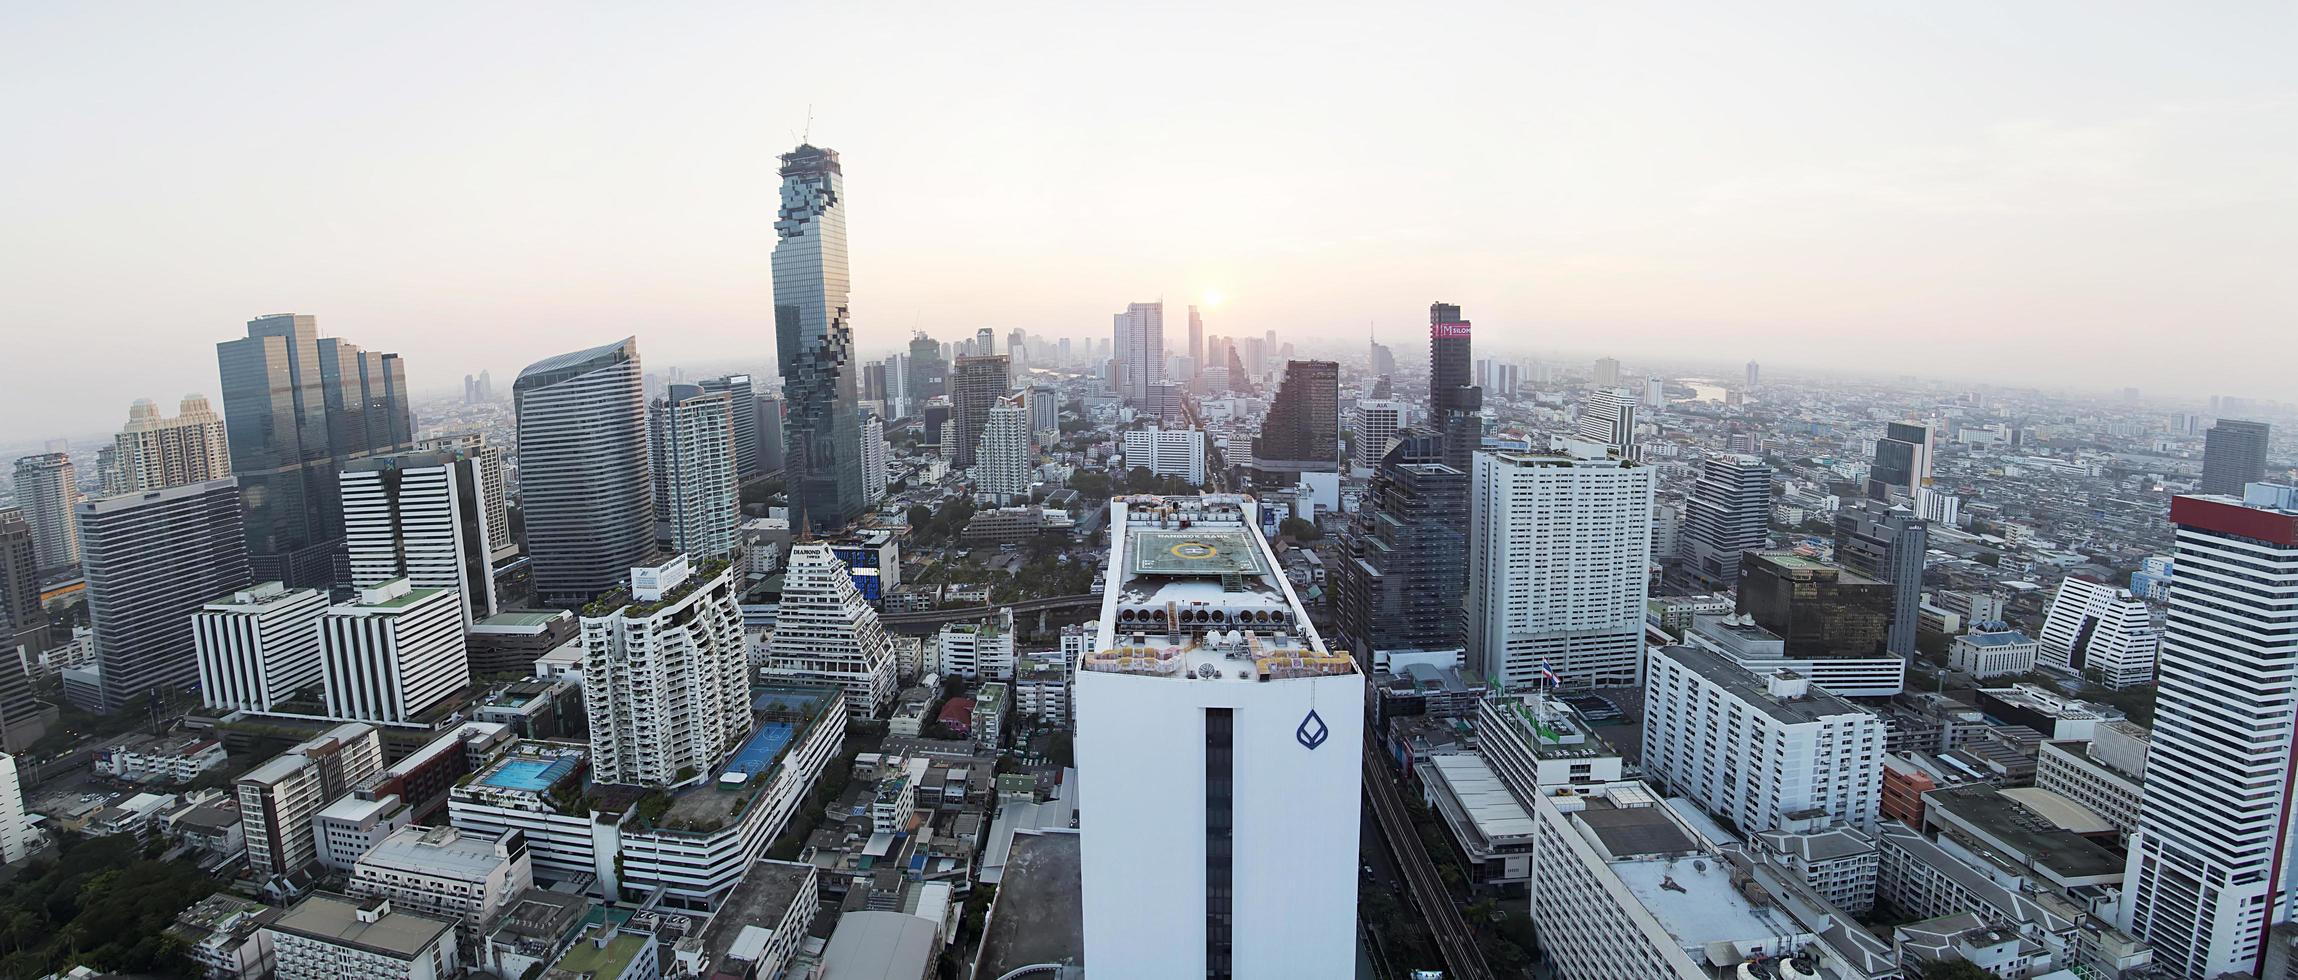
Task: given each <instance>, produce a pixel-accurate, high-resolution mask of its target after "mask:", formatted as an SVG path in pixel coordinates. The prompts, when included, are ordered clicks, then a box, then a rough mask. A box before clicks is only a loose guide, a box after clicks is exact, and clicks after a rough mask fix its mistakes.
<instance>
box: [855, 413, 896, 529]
mask: <svg viewBox="0 0 2298 980" xmlns="http://www.w3.org/2000/svg"><path fill="white" fill-rule="evenodd" d="M892 454H893V453H892V451H891V450H890V449H889V448H888V447H887V446H886V423H885V420H884V419H881V418H879V417H877V416H875V415H869V416H865V417H864V418H863V419H862V499H863V500H864V501H866V502H867V503H868V504H869V505H870V506H872V507H875V506H877V505H878V501H880V500H884V499H886V459H887V457H889V456H891V455H892Z"/></svg>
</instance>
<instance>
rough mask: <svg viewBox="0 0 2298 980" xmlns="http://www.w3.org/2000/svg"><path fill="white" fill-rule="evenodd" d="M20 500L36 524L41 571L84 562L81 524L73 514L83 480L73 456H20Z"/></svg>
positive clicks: (26, 516) (34, 550)
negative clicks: (77, 472) (73, 463)
mask: <svg viewBox="0 0 2298 980" xmlns="http://www.w3.org/2000/svg"><path fill="white" fill-rule="evenodd" d="M16 503H17V505H18V506H20V507H22V508H23V509H24V522H25V523H26V524H28V525H30V526H31V528H32V554H33V555H34V557H36V558H38V559H39V562H40V570H41V571H43V572H60V571H63V570H65V569H68V568H71V567H72V566H74V565H77V564H79V563H80V528H79V525H78V524H77V523H75V522H74V520H73V517H72V514H73V511H74V510H76V509H78V507H79V503H80V484H79V480H78V478H77V477H75V476H74V475H73V471H72V457H71V456H69V455H66V454H64V453H39V454H37V455H32V456H26V457H24V458H22V459H19V460H17V461H16Z"/></svg>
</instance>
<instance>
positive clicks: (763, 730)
mask: <svg viewBox="0 0 2298 980" xmlns="http://www.w3.org/2000/svg"><path fill="white" fill-rule="evenodd" d="M797 736H798V726H796V725H786V724H783V723H781V722H778V721H770V722H767V723H766V724H764V725H761V726H759V727H758V734H756V735H752V736H750V741H749V742H748V743H747V744H745V745H743V746H742V749H741V750H740V751H738V752H736V753H734V758H733V759H731V760H728V762H727V763H726V771H727V772H739V773H746V774H748V775H752V776H755V775H758V774H759V773H761V772H765V771H766V767H767V766H768V765H771V764H772V763H773V762H774V757H775V756H778V755H781V754H782V749H783V747H784V746H787V745H789V744H790V740H791V739H793V738H796V737H797Z"/></svg>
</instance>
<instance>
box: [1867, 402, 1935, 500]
mask: <svg viewBox="0 0 2298 980" xmlns="http://www.w3.org/2000/svg"><path fill="white" fill-rule="evenodd" d="M1883 431H1884V435H1883V438H1881V439H1877V440H1875V462H1874V464H1873V465H1872V466H1870V467H1869V468H1868V471H1867V496H1868V498H1869V499H1871V500H1882V501H1894V500H1896V501H1902V502H1910V503H1911V502H1913V501H1914V500H1915V494H1916V491H1917V490H1920V489H1923V488H1926V487H1929V486H1930V485H1931V446H1932V443H1931V430H1930V428H1929V427H1927V426H1921V425H1914V424H1912V423H1907V422H1891V423H1887V424H1885V425H1884V427H1883Z"/></svg>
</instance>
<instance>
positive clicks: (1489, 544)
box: [1467, 439, 1653, 687]
mask: <svg viewBox="0 0 2298 980" xmlns="http://www.w3.org/2000/svg"><path fill="white" fill-rule="evenodd" d="M1652 489H1653V475H1652V469H1651V467H1648V466H1639V465H1636V464H1635V463H1633V462H1631V461H1629V460H1626V459H1623V458H1621V457H1620V456H1619V455H1618V454H1616V453H1614V452H1613V451H1612V450H1611V449H1610V447H1607V446H1603V445H1599V444H1596V443H1591V442H1581V441H1578V440H1571V439H1556V440H1553V441H1552V442H1551V443H1550V448H1549V450H1548V451H1547V452H1520V451H1513V450H1510V451H1495V452H1480V453H1477V454H1476V472H1475V474H1474V476H1473V477H1472V480H1471V483H1470V486H1469V508H1470V512H1469V514H1470V516H1469V520H1468V562H1467V567H1468V603H1467V605H1468V663H1469V665H1470V666H1471V667H1473V668H1474V669H1475V670H1476V672H1477V673H1478V674H1479V675H1481V676H1483V677H1484V678H1486V679H1488V680H1495V681H1500V682H1502V683H1505V684H1507V685H1509V686H1511V687H1513V686H1516V685H1526V686H1531V685H1534V684H1537V683H1540V682H1541V679H1542V678H1543V676H1544V675H1543V673H1542V671H1543V668H1545V669H1546V670H1550V671H1553V672H1554V673H1555V674H1556V676H1557V677H1558V678H1560V679H1561V682H1562V683H1563V685H1564V686H1566V687H1617V686H1635V685H1637V684H1639V683H1641V681H1642V678H1643V655H1644V600H1645V599H1646V598H1647V597H1648V596H1649V595H1650V592H1651V582H1650V575H1649V570H1650V566H1649V564H1647V563H1648V562H1649V560H1650V557H1651V549H1652Z"/></svg>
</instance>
